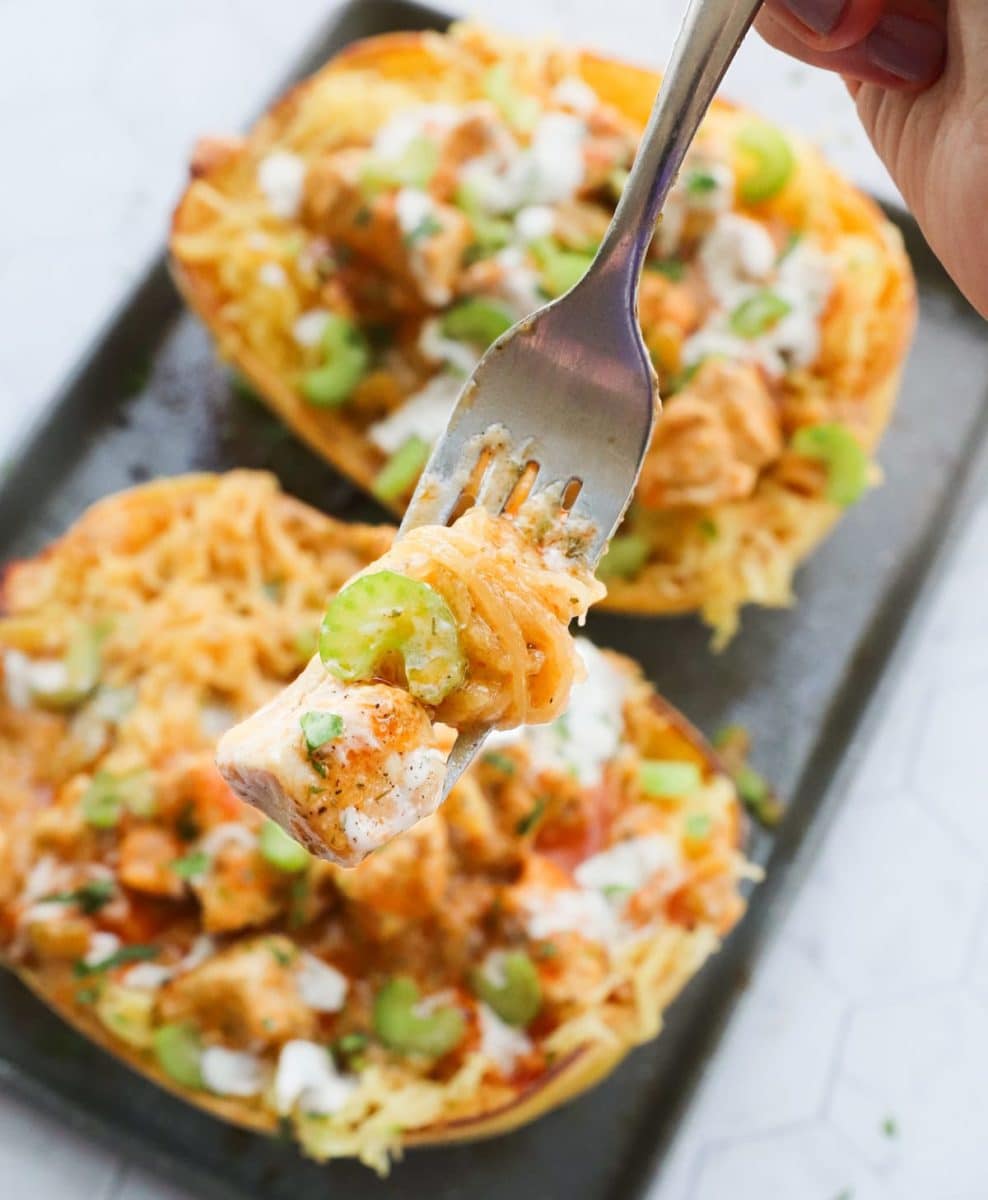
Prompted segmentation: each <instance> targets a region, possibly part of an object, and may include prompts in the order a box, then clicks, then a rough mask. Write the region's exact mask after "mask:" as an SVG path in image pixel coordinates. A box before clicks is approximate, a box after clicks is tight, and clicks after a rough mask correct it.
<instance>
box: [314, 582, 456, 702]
mask: <svg viewBox="0 0 988 1200" xmlns="http://www.w3.org/2000/svg"><path fill="white" fill-rule="evenodd" d="M395 654H397V655H400V657H401V658H402V660H403V662H404V666H405V679H406V683H407V686H408V690H409V692H411V694H412V695H413V696H415V697H417V698H418V699H419V700H422V701H423V702H424V703H426V704H439V703H440V701H442V700H443V699H445V697H446V696H448V695H449V693H450V692H451V691H452V690H453V689H454V688H456V687H458V686H459V685H460V684H461V683H462V682H463V680H464V679H465V678H466V673H467V664H466V659H465V657H464V655H463V652H462V650H461V648H460V636H459V630H458V629H457V626H456V619H455V617H454V616H453V612H452V610H451V609H450V607H449V605H448V604H447V603H446V601H445V600H444V599H443V597H442V596H440V595H439V593H438V592H436V591H434V590H433V589H432V588H431V587H429V585H428V584H427V583H422V582H421V581H420V580H417V579H409V578H408V577H407V576H405V575H399V574H398V573H397V572H396V571H375V572H374V573H372V574H369V575H360V576H358V577H357V578H356V579H355V580H353V582H352V583H349V584H347V586H346V587H345V588H343V590H342V591H341V592H339V593H337V595H336V596H334V597H333V599H332V600H331V601H330V604H329V607H328V608H327V610H326V615H325V617H324V618H323V622H322V627H321V629H320V633H319V656H320V658H321V659H322V661H323V663H324V664H325V666H326V668H327V669H328V670H329V672H330V673H331V674H333V675H335V676H336V678H337V679H342V680H343V681H344V682H347V683H351V682H356V681H358V680H371V679H374V678H376V676H377V672H378V670H379V668H380V666H381V663H382V661H383V660H384V659H386V658H388V657H389V656H391V655H395Z"/></svg>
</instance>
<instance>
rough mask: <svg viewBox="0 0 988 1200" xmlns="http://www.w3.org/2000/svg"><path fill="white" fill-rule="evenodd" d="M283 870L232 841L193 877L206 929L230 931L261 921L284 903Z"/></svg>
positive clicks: (248, 926)
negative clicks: (207, 867) (199, 875)
mask: <svg viewBox="0 0 988 1200" xmlns="http://www.w3.org/2000/svg"><path fill="white" fill-rule="evenodd" d="M284 880H285V876H284V873H282V872H279V871H277V870H275V868H273V867H270V866H268V864H267V863H265V861H264V859H263V858H262V857H261V855H260V853H259V852H258V851H257V850H256V849H255V848H252V847H248V846H246V845H242V844H240V843H238V842H231V843H230V844H228V845H226V846H224V847H223V849H222V850H220V852H219V853H218V854H217V855H216V857H215V859H213V861H212V863H211V864H210V867H209V870H208V871H206V872H205V873H204V874H203V875H202V876H201V877H200V878H197V879H194V880H193V881H192V890H193V891H194V892H195V894H196V896H197V898H198V900H199V904H200V906H201V909H202V927H203V929H205V931H206V932H207V933H233V932H235V931H237V930H240V929H250V928H251V927H252V926H256V925H264V924H265V923H266V922H267V921H271V920H273V919H274V918H275V917H276V916H278V914H279V913H280V912H281V911H282V909H283V908H284V907H285V886H284Z"/></svg>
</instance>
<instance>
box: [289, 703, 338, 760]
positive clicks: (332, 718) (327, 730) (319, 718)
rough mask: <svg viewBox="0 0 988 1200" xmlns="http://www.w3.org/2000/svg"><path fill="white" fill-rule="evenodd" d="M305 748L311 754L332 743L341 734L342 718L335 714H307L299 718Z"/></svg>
mask: <svg viewBox="0 0 988 1200" xmlns="http://www.w3.org/2000/svg"><path fill="white" fill-rule="evenodd" d="M299 724H300V725H301V726H302V736H303V737H304V738H305V748H306V749H307V750H308V751H309V752H310V753H311V752H312V751H314V750H318V749H319V748H320V747H322V746H325V745H326V743H327V742H332V741H334V740H335V739H336V738H338V737H339V736H340V734H341V733H342V732H343V718H342V717H341V716H339V715H338V714H337V713H321V712H307V713H303V714H302V716H301V717H300V718H299Z"/></svg>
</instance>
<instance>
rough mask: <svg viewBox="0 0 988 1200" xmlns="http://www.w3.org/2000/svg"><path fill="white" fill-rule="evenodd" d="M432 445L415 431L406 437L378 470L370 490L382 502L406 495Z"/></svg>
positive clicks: (425, 461) (418, 474)
mask: <svg viewBox="0 0 988 1200" xmlns="http://www.w3.org/2000/svg"><path fill="white" fill-rule="evenodd" d="M431 451H432V447H431V446H430V445H429V443H428V442H427V441H426V440H425V438H423V437H419V435H418V434H417V433H413V434H412V436H411V437H410V438H408V439H406V440H405V441H404V442H402V444H401V445H400V446H399V447H398V449H397V450H396V451H395V452H394V454H392V455H391V457H390V458H389V459H388V461H387V462H386V463H385V464H384V466H383V467H382V468H381V469H380V471H378V473H377V478H376V479H375V480H374V482H373V484H372V485H371V491H372V492H373V494H374V496H375V497H376V498H377V499H378V500H380V501H381V503H382V504H393V503H394V502H395V501H396V500H400V499H401V497H402V496H405V495H407V494H408V493H409V492H410V491H411V490H412V488H413V487H414V486H415V482H416V480H417V479H418V477H419V476H420V475H421V474H422V469H423V467H424V466H425V464H426V463H427V462H428V461H429V454H430V453H431Z"/></svg>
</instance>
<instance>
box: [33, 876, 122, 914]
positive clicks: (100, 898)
mask: <svg viewBox="0 0 988 1200" xmlns="http://www.w3.org/2000/svg"><path fill="white" fill-rule="evenodd" d="M115 891H116V888H115V887H114V884H113V880H112V879H90V880H89V881H88V882H86V883H84V884H82V886H81V887H77V888H75V889H74V890H73V891H71V892H52V894H51V895H50V896H42V897H41V900H42V903H45V902H47V901H51V902H52V903H57V904H76V905H78V906H79V908H80V910H81V911H82V912H84V913H87V914H92V913H97V912H99V910H100V909H101V908H102V907H103V905H104V904H108V903H109V902H110V901H111V900H112V899H113V895H114V892H115Z"/></svg>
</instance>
